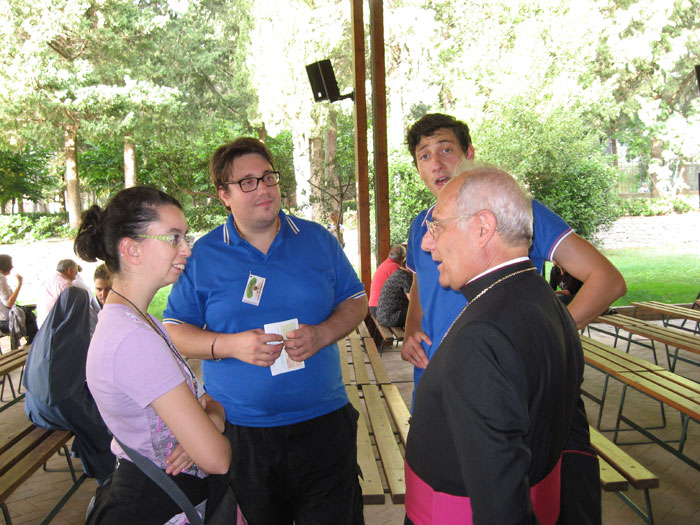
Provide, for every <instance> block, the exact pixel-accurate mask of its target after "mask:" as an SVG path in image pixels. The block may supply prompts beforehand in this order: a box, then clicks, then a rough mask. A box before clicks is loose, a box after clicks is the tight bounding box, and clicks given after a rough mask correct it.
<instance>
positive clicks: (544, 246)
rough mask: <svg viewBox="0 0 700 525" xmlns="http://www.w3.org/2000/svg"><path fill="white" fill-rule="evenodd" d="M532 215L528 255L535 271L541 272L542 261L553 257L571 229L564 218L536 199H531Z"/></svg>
mask: <svg viewBox="0 0 700 525" xmlns="http://www.w3.org/2000/svg"><path fill="white" fill-rule="evenodd" d="M532 215H533V219H534V225H533V226H534V230H533V237H532V247H530V254H529V255H530V259H531V260H532V262H533V263H534V264H535V267H536V268H537V271H538V272H539V273H542V266H543V265H544V261H551V260H553V259H554V253H555V251H556V249H557V247H558V246H559V244H560V243H561V241H563V240H564V239H565V238H566V237H567V236H568V235H570V234H571V233H572V232H573V230H572V229H571V227H570V226H569V225H568V224H567V223H566V221H565V220H564V219H562V218H561V217H559V215H557V214H556V213H554V212H553V211H552V210H550V209H549V208H547V207H546V206H545V205H544V204H542V203H541V202H540V201H538V200H536V199H532Z"/></svg>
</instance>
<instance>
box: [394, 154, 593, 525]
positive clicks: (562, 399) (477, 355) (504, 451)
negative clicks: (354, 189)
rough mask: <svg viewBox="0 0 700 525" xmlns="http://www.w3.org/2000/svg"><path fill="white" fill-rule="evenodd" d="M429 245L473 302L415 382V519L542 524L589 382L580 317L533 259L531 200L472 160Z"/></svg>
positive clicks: (409, 474) (411, 450) (411, 492)
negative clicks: (585, 374)
mask: <svg viewBox="0 0 700 525" xmlns="http://www.w3.org/2000/svg"><path fill="white" fill-rule="evenodd" d="M426 224H427V229H428V232H427V233H426V234H425V235H424V236H423V239H422V248H423V249H424V250H426V251H428V252H430V254H431V256H432V259H433V261H435V262H436V263H437V270H438V272H439V282H440V285H441V286H444V287H449V288H451V289H452V290H455V291H456V292H458V293H460V294H462V295H463V296H464V298H465V303H466V305H465V306H464V307H463V308H462V310H461V312H460V313H459V314H458V315H457V317H456V319H455V318H453V319H452V324H451V325H450V327H449V328H448V329H447V332H446V334H445V337H444V338H443V339H442V342H441V343H440V344H439V346H438V348H437V350H436V351H435V353H434V354H433V356H432V357H431V359H430V366H428V367H427V368H426V370H425V373H424V374H423V377H422V379H421V381H420V383H419V384H418V386H417V388H416V391H415V404H414V411H413V419H412V422H411V430H410V432H409V434H408V441H407V443H406V514H407V520H406V523H415V524H416V525H420V524H424V523H446V524H447V523H465V524H466V523H475V524H476V523H488V524H492V523H543V524H549V525H554V524H555V522H556V520H557V519H558V517H559V508H560V486H561V484H560V465H561V457H562V452H563V450H564V445H565V443H566V441H567V439H568V436H569V432H570V429H571V424H572V421H573V418H574V413H575V411H576V404H577V401H578V398H579V393H580V385H581V382H582V381H583V351H582V350H581V343H580V341H579V337H578V332H577V331H576V325H575V324H574V321H573V319H572V318H571V316H570V315H569V313H568V312H567V310H566V307H565V306H564V305H563V304H562V303H561V302H560V301H559V300H558V299H557V297H556V295H555V294H554V292H553V291H552V289H551V288H550V287H549V285H548V284H547V283H546V282H545V281H544V280H543V279H541V278H540V277H539V276H538V275H537V270H536V267H535V265H534V264H533V262H532V261H531V260H529V259H528V256H527V255H528V248H529V247H530V244H531V243H532V236H533V226H532V204H531V201H530V198H529V197H528V196H527V194H526V193H525V191H523V189H522V188H521V187H520V186H519V185H518V184H517V182H515V180H514V179H513V178H512V177H511V176H510V175H508V174H507V173H505V172H503V171H501V170H498V169H495V168H491V167H486V168H473V169H470V170H468V171H466V172H465V173H462V174H461V175H459V176H457V177H455V178H454V179H452V180H451V181H449V182H448V183H447V184H446V185H445V186H444V189H443V190H442V191H441V192H440V194H439V195H438V200H437V205H436V206H435V209H434V210H433V214H432V220H429V221H427V223H426Z"/></svg>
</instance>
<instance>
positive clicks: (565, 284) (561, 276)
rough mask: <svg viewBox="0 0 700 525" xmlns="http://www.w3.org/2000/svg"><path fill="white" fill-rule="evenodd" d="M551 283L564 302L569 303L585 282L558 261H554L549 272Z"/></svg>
mask: <svg viewBox="0 0 700 525" xmlns="http://www.w3.org/2000/svg"><path fill="white" fill-rule="evenodd" d="M549 285H550V286H551V287H552V290H554V291H555V292H556V294H557V295H558V296H559V299H561V301H562V302H563V303H564V304H569V303H570V302H571V300H572V299H573V298H574V295H576V293H577V292H578V291H579V290H580V289H581V287H582V286H583V283H582V282H581V281H579V280H578V279H577V278H576V277H574V276H573V275H571V274H568V273H566V271H564V269H563V268H562V267H561V266H559V265H558V264H557V263H554V264H553V266H552V271H551V272H549ZM557 288H559V290H557Z"/></svg>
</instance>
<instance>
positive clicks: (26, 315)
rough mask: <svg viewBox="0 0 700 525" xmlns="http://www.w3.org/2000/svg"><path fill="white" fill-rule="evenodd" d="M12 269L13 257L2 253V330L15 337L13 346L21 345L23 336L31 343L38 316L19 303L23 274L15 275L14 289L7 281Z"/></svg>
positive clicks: (0, 269) (0, 299) (0, 329)
mask: <svg viewBox="0 0 700 525" xmlns="http://www.w3.org/2000/svg"><path fill="white" fill-rule="evenodd" d="M11 271H12V257H10V256H9V255H4V254H3V255H0V332H2V333H7V334H10V336H11V337H13V338H15V340H14V341H13V344H12V345H11V346H12V347H17V346H19V339H20V337H21V336H25V337H26V338H27V344H31V343H32V340H33V339H34V336H35V335H36V331H37V326H36V317H35V316H34V312H32V311H31V310H30V309H29V308H23V307H21V306H20V305H18V304H17V296H18V295H19V290H20V288H22V282H23V279H22V276H21V275H19V274H16V275H15V278H16V279H17V286H16V287H15V289H14V290H13V289H12V288H10V285H9V284H8V282H7V276H8V275H10V272H11Z"/></svg>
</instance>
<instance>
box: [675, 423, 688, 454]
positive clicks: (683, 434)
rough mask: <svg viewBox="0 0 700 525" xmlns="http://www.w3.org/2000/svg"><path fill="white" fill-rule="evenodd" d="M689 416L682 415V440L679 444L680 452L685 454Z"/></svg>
mask: <svg viewBox="0 0 700 525" xmlns="http://www.w3.org/2000/svg"><path fill="white" fill-rule="evenodd" d="M688 420H689V418H688V416H687V415H685V414H681V439H680V442H679V443H678V452H680V453H681V454H683V447H685V439H686V438H687V437H688Z"/></svg>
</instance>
